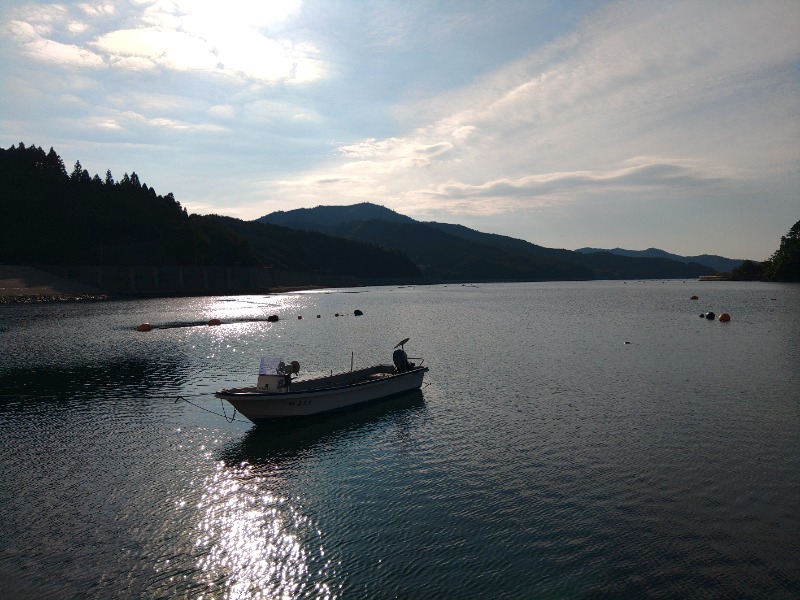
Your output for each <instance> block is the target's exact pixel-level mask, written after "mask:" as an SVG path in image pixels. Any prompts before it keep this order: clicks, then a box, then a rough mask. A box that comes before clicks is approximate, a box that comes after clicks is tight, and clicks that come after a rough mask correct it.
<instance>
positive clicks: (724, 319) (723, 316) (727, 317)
mask: <svg viewBox="0 0 800 600" xmlns="http://www.w3.org/2000/svg"><path fill="white" fill-rule="evenodd" d="M719 320H720V321H722V322H723V323H727V322H728V321H730V320H731V316H730V315H729V314H728V313H722V314H720V316H719Z"/></svg>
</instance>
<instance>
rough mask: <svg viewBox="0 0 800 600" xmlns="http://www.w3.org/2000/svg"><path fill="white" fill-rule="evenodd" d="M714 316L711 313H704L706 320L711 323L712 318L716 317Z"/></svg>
mask: <svg viewBox="0 0 800 600" xmlns="http://www.w3.org/2000/svg"><path fill="white" fill-rule="evenodd" d="M716 316H717V315H715V314H714V313H713V312H711V311H708V312H707V313H706V319H708V320H709V321H713V320H714V317H716Z"/></svg>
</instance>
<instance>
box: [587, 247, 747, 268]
mask: <svg viewBox="0 0 800 600" xmlns="http://www.w3.org/2000/svg"><path fill="white" fill-rule="evenodd" d="M576 252H581V253H583V254H592V253H594V252H610V253H611V254H618V255H620V256H631V257H637V258H639V257H644V258H668V259H670V260H677V261H679V262H683V263H692V262H695V263H698V264H701V265H705V266H707V267H711V268H712V269H714V270H715V271H730V270H732V269H735V268H736V267H738V266H740V265H741V264H742V263H743V262H744V260H745V259H735V258H725V257H724V256H717V255H716V254H700V255H697V256H681V255H679V254H672V253H671V252H666V251H664V250H659V249H658V248H648V249H647V250H625V249H623V248H612V249H603V248H578V249H577V250H576Z"/></svg>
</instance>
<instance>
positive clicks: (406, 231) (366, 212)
mask: <svg viewBox="0 0 800 600" xmlns="http://www.w3.org/2000/svg"><path fill="white" fill-rule="evenodd" d="M257 220H258V221H259V222H262V223H276V224H281V225H284V226H287V227H295V228H298V229H303V230H314V231H320V232H324V233H328V234H330V235H335V236H341V237H344V238H348V239H352V240H358V241H369V242H373V243H376V244H380V245H382V246H384V247H386V248H395V249H398V250H401V251H403V252H404V253H406V254H407V255H408V256H409V257H411V259H412V260H413V261H414V262H416V263H417V264H418V265H420V268H421V269H422V271H423V273H424V274H425V276H426V277H427V278H430V279H434V280H435V279H440V280H457V281H492V280H494V281H498V280H503V281H541V280H580V279H629V278H637V279H643V278H644V279H646V278H695V277H698V276H700V275H709V274H712V273H714V270H713V269H711V268H710V267H707V266H703V265H700V264H697V263H689V264H687V263H684V262H681V261H676V260H671V259H668V258H660V257H654V258H645V257H641V258H634V257H626V256H619V255H615V254H611V253H607V252H601V253H598V254H597V255H587V254H581V253H579V252H574V251H571V250H561V249H553V248H545V247H542V246H538V245H536V244H532V243H530V242H526V241H524V240H519V239H515V238H511V237H507V236H502V235H497V234H490V233H483V232H480V231H476V230H474V229H470V228H468V227H464V226H462V225H452V224H447V223H436V222H428V223H423V222H420V221H415V220H413V219H411V218H410V217H405V216H403V215H399V214H397V213H395V212H394V211H391V210H390V209H387V208H385V207H381V206H376V205H374V204H370V203H362V204H356V205H353V206H347V207H336V206H320V207H317V208H310V209H308V208H306V209H298V210H296V211H281V212H278V213H272V214H270V215H266V216H264V217H261V218H260V219H257Z"/></svg>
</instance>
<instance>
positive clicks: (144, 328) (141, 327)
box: [136, 323, 153, 331]
mask: <svg viewBox="0 0 800 600" xmlns="http://www.w3.org/2000/svg"><path fill="white" fill-rule="evenodd" d="M152 329H153V326H152V325H150V323H142V324H141V325H139V326H138V327H137V328H136V331H150V330H152Z"/></svg>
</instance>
